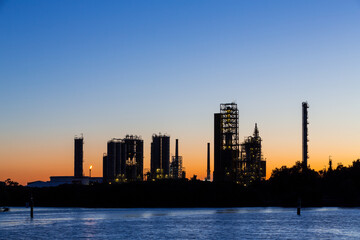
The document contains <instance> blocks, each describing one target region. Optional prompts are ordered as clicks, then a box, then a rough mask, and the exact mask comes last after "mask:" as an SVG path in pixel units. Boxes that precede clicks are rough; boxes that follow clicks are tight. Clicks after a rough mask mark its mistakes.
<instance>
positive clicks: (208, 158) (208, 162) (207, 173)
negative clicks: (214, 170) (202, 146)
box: [206, 143, 210, 181]
mask: <svg viewBox="0 0 360 240" xmlns="http://www.w3.org/2000/svg"><path fill="white" fill-rule="evenodd" d="M206 179H207V180H208V181H210V143H208V144H207V172H206Z"/></svg>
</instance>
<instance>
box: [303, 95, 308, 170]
mask: <svg viewBox="0 0 360 240" xmlns="http://www.w3.org/2000/svg"><path fill="white" fill-rule="evenodd" d="M308 108H309V105H308V103H307V102H303V103H302V134H303V136H302V140H303V149H302V150H303V152H302V154H303V162H302V164H303V169H307V160H308V126H307V125H308V124H309V123H308V110H307V109H308Z"/></svg>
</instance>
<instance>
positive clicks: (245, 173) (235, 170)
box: [207, 103, 266, 185]
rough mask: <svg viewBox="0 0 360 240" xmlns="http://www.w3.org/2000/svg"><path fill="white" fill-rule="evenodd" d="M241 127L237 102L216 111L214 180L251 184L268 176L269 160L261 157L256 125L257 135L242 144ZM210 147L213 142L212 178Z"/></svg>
mask: <svg viewBox="0 0 360 240" xmlns="http://www.w3.org/2000/svg"><path fill="white" fill-rule="evenodd" d="M238 129H239V110H238V108H237V104H236V103H223V104H220V113H215V114H214V173H213V180H214V182H223V181H231V182H237V183H239V184H243V185H248V184H249V183H251V182H253V181H257V180H261V179H264V178H265V176H266V161H265V160H264V159H263V157H262V152H261V141H262V140H261V138H260V136H259V130H258V128H257V124H255V130H254V135H253V136H250V137H247V138H246V139H245V141H244V142H243V143H241V144H239V133H238ZM240 147H241V149H240ZM209 148H210V145H208V171H207V179H209V178H210V174H209V172H210V164H209V158H210V157H209V155H210V154H209Z"/></svg>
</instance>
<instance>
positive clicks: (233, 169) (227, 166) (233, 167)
mask: <svg viewBox="0 0 360 240" xmlns="http://www.w3.org/2000/svg"><path fill="white" fill-rule="evenodd" d="M238 128H239V110H238V108H237V104H236V103H223V104H220V113H215V114H214V175H213V176H214V181H215V182H216V181H235V180H236V177H237V165H238V161H239V133H238Z"/></svg>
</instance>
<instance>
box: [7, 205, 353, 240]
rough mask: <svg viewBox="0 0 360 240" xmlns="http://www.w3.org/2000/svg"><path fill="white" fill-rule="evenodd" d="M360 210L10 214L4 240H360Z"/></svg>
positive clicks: (16, 211)
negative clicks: (299, 213)
mask: <svg viewBox="0 0 360 240" xmlns="http://www.w3.org/2000/svg"><path fill="white" fill-rule="evenodd" d="M359 219H360V209H358V208H306V209H302V212H301V216H297V215H296V209H293V208H196V209H190V208H183V209H181V208H180V209H172V208H171V209H170V208H163V209H99V208H96V209H91V208H90V209H89V208H40V207H38V208H35V209H34V218H33V219H30V209H28V208H15V207H14V208H11V210H10V212H6V213H0V239H79V238H81V239H157V240H158V239H360V225H359Z"/></svg>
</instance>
